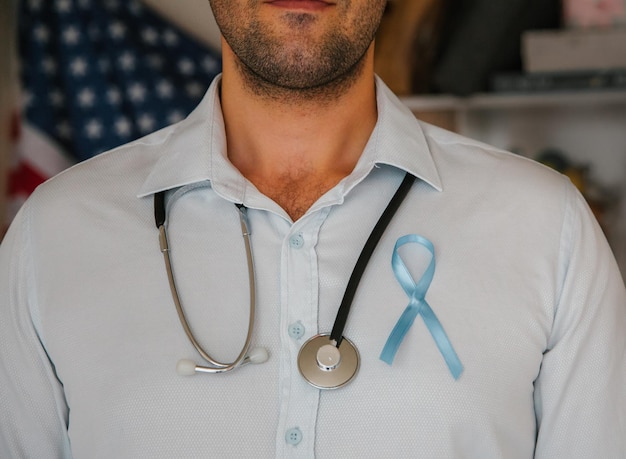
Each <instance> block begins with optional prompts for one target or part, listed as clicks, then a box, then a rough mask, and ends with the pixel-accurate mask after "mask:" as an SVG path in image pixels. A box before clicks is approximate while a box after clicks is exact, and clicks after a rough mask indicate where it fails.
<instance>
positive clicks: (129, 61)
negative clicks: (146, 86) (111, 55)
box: [119, 51, 135, 71]
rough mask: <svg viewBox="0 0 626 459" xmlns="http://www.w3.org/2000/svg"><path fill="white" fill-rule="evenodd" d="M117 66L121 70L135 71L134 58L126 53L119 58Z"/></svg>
mask: <svg viewBox="0 0 626 459" xmlns="http://www.w3.org/2000/svg"><path fill="white" fill-rule="evenodd" d="M119 64H120V67H121V68H122V70H126V71H130V70H134V69H135V56H133V55H132V54H131V53H130V52H128V51H126V52H125V53H123V54H122V55H121V56H120V57H119Z"/></svg>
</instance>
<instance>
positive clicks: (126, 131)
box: [115, 116, 132, 137]
mask: <svg viewBox="0 0 626 459" xmlns="http://www.w3.org/2000/svg"><path fill="white" fill-rule="evenodd" d="M131 129H132V125H131V124H130V121H128V118H126V117H125V116H122V117H120V118H118V119H117V121H116V122H115V132H116V133H117V135H118V136H120V137H128V136H129V135H130V133H131Z"/></svg>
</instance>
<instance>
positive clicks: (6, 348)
mask: <svg viewBox="0 0 626 459" xmlns="http://www.w3.org/2000/svg"><path fill="white" fill-rule="evenodd" d="M27 207H28V204H27V205H26V206H25V207H23V208H22V210H21V211H20V212H19V214H18V216H17V217H16V219H15V221H14V223H13V224H12V225H11V228H10V229H9V231H8V233H7V234H6V236H5V238H4V240H3V241H2V245H0V413H1V415H0V457H3V458H4V457H6V458H38V459H47V458H69V457H71V453H70V446H69V439H68V434H67V419H68V409H67V405H66V403H65V399H64V396H63V388H62V385H61V383H60V382H59V381H58V379H57V378H56V376H55V372H54V366H53V365H52V363H51V362H50V360H49V359H48V357H47V354H46V350H45V347H44V345H43V344H42V340H41V336H40V333H39V331H38V313H37V299H36V288H35V287H34V285H35V282H34V279H35V276H36V271H37V269H36V263H35V262H34V261H33V257H32V253H33V250H34V248H33V241H31V240H30V237H29V234H30V232H29V224H28V223H29V217H28V215H29V213H28V210H27Z"/></svg>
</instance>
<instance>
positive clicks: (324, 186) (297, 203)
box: [253, 176, 341, 222]
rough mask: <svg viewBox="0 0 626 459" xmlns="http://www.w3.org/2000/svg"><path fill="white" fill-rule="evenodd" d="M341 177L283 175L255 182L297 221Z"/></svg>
mask: <svg viewBox="0 0 626 459" xmlns="http://www.w3.org/2000/svg"><path fill="white" fill-rule="evenodd" d="M340 180H341V177H326V176H325V177H315V176H306V177H300V178H294V177H289V176H282V177H279V178H277V179H275V180H268V181H257V182H253V183H254V184H255V186H256V187H257V189H258V190H259V191H260V192H261V193H263V194H264V195H266V196H267V197H269V198H270V199H272V200H273V201H274V202H275V203H276V204H278V205H279V206H280V207H281V208H282V209H283V210H284V211H285V212H287V214H289V216H290V217H291V219H292V220H293V221H294V222H295V221H296V220H298V219H299V218H300V217H302V216H303V215H304V214H305V213H306V211H307V210H309V209H310V208H311V206H312V205H313V204H314V203H315V202H316V201H317V200H318V199H319V198H320V197H321V196H322V195H323V194H324V193H326V192H327V191H328V190H330V189H331V188H333V187H334V186H335V185H336V184H337V183H338V182H339V181H340Z"/></svg>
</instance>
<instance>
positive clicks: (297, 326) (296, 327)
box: [288, 321, 305, 339]
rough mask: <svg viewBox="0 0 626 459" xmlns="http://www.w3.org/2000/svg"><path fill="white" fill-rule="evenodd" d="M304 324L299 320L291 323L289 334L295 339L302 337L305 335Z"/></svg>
mask: <svg viewBox="0 0 626 459" xmlns="http://www.w3.org/2000/svg"><path fill="white" fill-rule="evenodd" d="M304 330H305V328H304V325H302V322H300V321H297V322H294V323H292V324H291V325H289V328H288V332H289V336H291V337H292V338H293V339H300V338H302V337H303V336H304Z"/></svg>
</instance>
